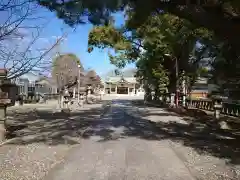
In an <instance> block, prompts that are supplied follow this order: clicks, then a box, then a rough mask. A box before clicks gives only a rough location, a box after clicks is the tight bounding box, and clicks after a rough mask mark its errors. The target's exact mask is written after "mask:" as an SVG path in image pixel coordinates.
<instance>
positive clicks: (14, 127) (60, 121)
mask: <svg viewBox="0 0 240 180" xmlns="http://www.w3.org/2000/svg"><path fill="white" fill-rule="evenodd" d="M107 109H108V106H107V103H104V104H103V105H102V107H99V108H91V109H85V110H80V111H79V112H70V113H64V112H53V111H51V110H36V109H35V110H32V111H30V112H29V111H28V112H22V113H21V112H17V111H16V112H13V113H10V114H8V118H7V121H6V128H7V133H6V138H7V139H13V138H14V140H13V141H10V142H9V143H8V144H18V145H24V144H31V143H45V144H49V145H58V144H77V143H79V140H80V138H79V137H81V135H82V133H83V131H84V130H85V129H86V128H89V127H91V126H94V125H95V124H96V123H98V122H99V119H100V116H101V115H102V114H103V113H105V112H106V111H107Z"/></svg>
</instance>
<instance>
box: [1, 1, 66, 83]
mask: <svg viewBox="0 0 240 180" xmlns="http://www.w3.org/2000/svg"><path fill="white" fill-rule="evenodd" d="M39 9H40V6H39V5H38V4H36V3H35V1H34V0H3V2H2V1H1V2H0V16H1V18H2V17H3V18H2V19H1V20H0V58H1V65H0V66H2V67H4V68H6V69H8V78H9V79H13V80H14V79H16V78H18V77H19V76H21V75H23V74H26V73H28V72H29V71H32V70H34V69H38V70H41V69H43V68H45V67H46V66H48V65H49V63H50V62H51V61H50V59H51V57H52V55H53V51H54V48H55V47H56V46H57V45H58V44H59V43H60V42H61V41H62V40H63V39H64V38H65V37H66V35H67V33H63V35H62V36H60V37H59V38H57V39H55V40H54V42H50V41H48V40H46V39H44V38H42V37H41V33H42V31H43V30H44V28H45V27H46V25H47V24H48V23H49V18H46V17H44V16H43V15H42V14H41V13H40V12H39ZM36 21H37V23H34V22H36Z"/></svg>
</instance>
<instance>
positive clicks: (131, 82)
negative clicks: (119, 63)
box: [104, 70, 143, 95]
mask: <svg viewBox="0 0 240 180" xmlns="http://www.w3.org/2000/svg"><path fill="white" fill-rule="evenodd" d="M126 72H127V73H124V72H123V73H121V75H114V74H113V73H112V74H111V73H109V75H110V76H107V77H106V78H105V80H104V92H105V94H126V95H134V94H140V93H141V92H143V88H142V85H141V84H140V83H139V82H138V81H137V79H136V77H134V75H135V72H134V71H133V70H131V73H130V71H126Z"/></svg>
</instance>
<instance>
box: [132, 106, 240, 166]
mask: <svg viewBox="0 0 240 180" xmlns="http://www.w3.org/2000/svg"><path fill="white" fill-rule="evenodd" d="M134 104H135V105H136V106H138V104H139V106H140V107H141V106H143V105H142V104H143V103H141V101H138V102H134ZM152 107H157V106H154V105H152ZM164 109H165V110H166V111H165V113H155V112H154V113H146V116H150V115H158V116H159V119H160V118H161V117H163V116H164V117H165V118H168V117H167V116H178V117H180V118H181V119H182V120H183V121H184V122H185V123H179V122H173V121H172V122H171V121H170V122H162V121H159V122H156V123H153V122H148V120H146V119H145V117H144V116H143V118H142V120H141V121H138V120H136V121H135V125H136V126H140V127H144V128H142V131H145V132H146V131H147V129H149V131H148V132H149V135H147V136H145V135H143V134H144V133H139V134H138V133H136V132H135V133H132V132H129V133H130V134H135V136H136V135H137V136H139V137H140V138H149V139H153V140H160V139H170V140H173V141H177V142H181V143H182V144H183V145H184V146H188V147H191V148H194V149H195V150H196V151H197V152H198V153H200V154H202V153H205V154H207V153H208V154H210V155H213V156H216V157H219V158H226V159H228V160H229V161H228V162H229V163H233V164H240V143H239V142H240V119H237V118H231V117H227V116H224V117H221V118H220V120H215V119H214V118H213V116H211V115H207V113H206V112H204V111H202V110H197V109H188V110H185V109H172V108H165V107H164ZM166 112H168V113H169V114H168V113H166ZM222 121H224V122H226V123H227V125H228V127H229V128H228V129H222V128H221V126H220V124H219V122H222ZM149 124H151V125H149ZM148 126H149V128H146V127H148ZM141 134H142V135H141Z"/></svg>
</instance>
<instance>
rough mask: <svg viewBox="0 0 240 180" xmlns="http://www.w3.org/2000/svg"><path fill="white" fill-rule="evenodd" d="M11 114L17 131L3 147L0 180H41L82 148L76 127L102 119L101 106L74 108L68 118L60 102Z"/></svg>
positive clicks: (18, 109)
mask: <svg viewBox="0 0 240 180" xmlns="http://www.w3.org/2000/svg"><path fill="white" fill-rule="evenodd" d="M91 109H96V110H95V111H91ZM85 111H86V113H84V112H85ZM88 111H90V114H91V116H90V115H88V114H89V113H87V112H88ZM7 113H8V120H7V123H8V126H11V128H13V127H14V128H15V129H14V133H15V134H14V135H13V137H10V138H13V139H12V140H11V141H10V142H9V143H7V144H4V145H2V146H0V169H1V170H0V179H1V180H38V179H41V178H42V177H44V176H45V175H46V174H47V173H48V172H49V171H50V170H51V169H52V168H53V167H54V166H56V165H57V164H59V163H62V162H63V161H64V158H65V156H66V155H68V154H71V153H70V152H71V151H72V150H73V149H74V148H75V147H78V146H80V143H81V139H80V136H79V135H78V133H75V132H74V131H73V129H74V127H73V126H78V125H80V124H78V123H79V120H84V118H87V119H86V120H91V119H92V120H94V119H95V118H97V117H99V116H100V113H101V105H100V104H93V105H87V106H85V107H84V108H81V109H77V108H76V107H75V106H73V107H72V112H71V113H70V115H66V114H61V113H60V109H59V108H58V106H57V101H55V102H53V101H51V102H49V103H47V104H34V105H24V106H19V107H17V106H15V107H11V108H8V112H7ZM78 113H79V114H81V117H80V115H79V114H78ZM21 126H23V127H21ZM77 128H79V127H77Z"/></svg>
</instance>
